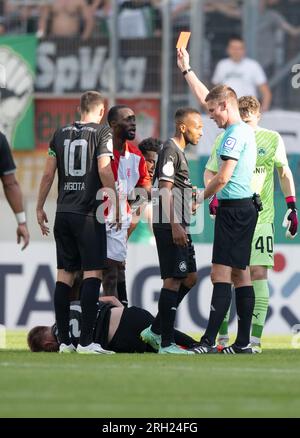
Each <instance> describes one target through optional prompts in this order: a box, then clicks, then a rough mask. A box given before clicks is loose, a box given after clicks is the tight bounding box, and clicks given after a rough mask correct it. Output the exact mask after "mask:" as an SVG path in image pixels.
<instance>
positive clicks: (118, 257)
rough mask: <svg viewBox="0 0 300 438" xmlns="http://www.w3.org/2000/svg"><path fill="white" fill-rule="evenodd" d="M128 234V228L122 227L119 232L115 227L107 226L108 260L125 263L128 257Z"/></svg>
mask: <svg viewBox="0 0 300 438" xmlns="http://www.w3.org/2000/svg"><path fill="white" fill-rule="evenodd" d="M127 232H128V228H127V227H124V226H122V228H121V229H120V230H117V229H116V227H115V226H114V227H110V226H109V225H106V239H107V258H108V259H111V260H115V261H117V262H125V260H126V257H127V240H128V237H127Z"/></svg>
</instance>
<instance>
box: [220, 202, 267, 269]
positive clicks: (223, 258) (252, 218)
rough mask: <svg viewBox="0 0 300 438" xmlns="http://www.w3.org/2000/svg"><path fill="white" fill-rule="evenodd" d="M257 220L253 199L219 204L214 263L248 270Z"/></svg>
mask: <svg viewBox="0 0 300 438" xmlns="http://www.w3.org/2000/svg"><path fill="white" fill-rule="evenodd" d="M257 217H258V213H257V211H256V208H255V207H254V204H253V201H252V198H249V199H248V198H246V199H233V200H220V201H219V207H218V210H217V215H216V221H215V237H214V245H213V257H212V263H215V264H220V265H224V266H231V267H232V268H237V269H246V267H247V266H249V263H250V255H251V243H252V239H253V235H254V230H255V227H256V223H257Z"/></svg>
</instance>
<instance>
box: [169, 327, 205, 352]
mask: <svg viewBox="0 0 300 438" xmlns="http://www.w3.org/2000/svg"><path fill="white" fill-rule="evenodd" d="M174 338H175V342H176V344H177V345H180V347H185V348H193V347H195V346H198V345H199V342H197V341H195V339H193V338H191V337H190V336H188V335H186V334H185V333H182V332H180V331H179V330H174Z"/></svg>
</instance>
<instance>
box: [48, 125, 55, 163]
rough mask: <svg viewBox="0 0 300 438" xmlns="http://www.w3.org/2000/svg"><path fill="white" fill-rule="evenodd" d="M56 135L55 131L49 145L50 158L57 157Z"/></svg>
mask: <svg viewBox="0 0 300 438" xmlns="http://www.w3.org/2000/svg"><path fill="white" fill-rule="evenodd" d="M56 134H57V131H55V133H54V134H53V136H52V138H51V140H50V143H49V148H48V155H49V156H50V157H56Z"/></svg>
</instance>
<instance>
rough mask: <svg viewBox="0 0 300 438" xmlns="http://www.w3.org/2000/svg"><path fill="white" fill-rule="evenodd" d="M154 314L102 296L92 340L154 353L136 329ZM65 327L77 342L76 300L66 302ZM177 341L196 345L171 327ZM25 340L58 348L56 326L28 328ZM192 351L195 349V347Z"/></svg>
mask: <svg viewBox="0 0 300 438" xmlns="http://www.w3.org/2000/svg"><path fill="white" fill-rule="evenodd" d="M153 320H154V317H153V316H152V315H151V313H149V312H148V311H147V310H144V309H141V308H139V307H135V306H132V307H124V306H123V305H122V304H121V303H120V301H119V300H118V299H117V298H116V297H102V298H100V301H99V303H98V314H97V320H96V325H95V329H94V333H93V337H94V342H96V343H98V344H101V345H102V346H103V347H104V348H108V349H109V350H110V351H109V352H110V353H112V352H116V353H145V352H148V353H156V352H157V348H152V347H151V346H150V345H148V344H145V343H144V342H143V341H142V340H141V339H140V332H141V330H143V329H144V328H145V327H147V326H149V324H151V323H152V322H153ZM69 327H70V333H71V341H72V344H73V345H77V344H78V339H79V336H80V328H81V307H80V303H79V301H77V302H72V303H71V305H70V319H69ZM175 339H176V342H177V344H178V345H181V346H182V347H184V348H188V349H194V348H195V347H197V346H198V345H199V342H196V341H195V340H194V339H193V338H191V337H190V336H187V335H186V334H184V333H182V332H180V331H178V330H175ZM27 343H28V346H29V348H30V350H31V351H33V352H40V351H46V352H56V351H59V342H58V339H57V326H56V324H54V325H53V326H52V327H48V326H37V327H34V328H32V329H31V330H30V332H29V333H28V336H27ZM195 352H196V351H195Z"/></svg>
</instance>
